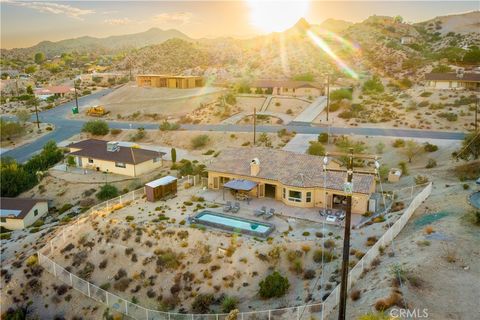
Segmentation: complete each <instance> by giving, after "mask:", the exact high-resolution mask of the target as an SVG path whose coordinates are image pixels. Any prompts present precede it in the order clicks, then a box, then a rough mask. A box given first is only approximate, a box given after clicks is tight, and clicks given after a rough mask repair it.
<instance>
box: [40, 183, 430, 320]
mask: <svg viewBox="0 0 480 320" xmlns="http://www.w3.org/2000/svg"><path fill="white" fill-rule="evenodd" d="M184 182H185V181H184ZM194 183H195V182H194ZM194 183H192V184H194ZM431 190H432V184H431V183H430V184H428V185H427V186H426V187H425V188H424V189H423V190H422V191H421V192H420V193H419V194H418V195H416V196H415V198H414V199H413V200H412V202H411V203H410V205H409V206H408V207H407V208H406V210H405V212H404V214H403V215H402V216H401V217H400V218H399V219H398V220H397V221H396V222H395V223H394V224H393V225H392V226H391V227H390V228H389V229H388V230H387V231H386V232H385V234H384V235H383V236H382V237H381V238H380V239H379V240H378V241H377V243H376V244H375V245H374V246H373V247H372V248H370V250H368V252H367V253H366V254H365V255H364V256H363V258H362V259H361V260H360V261H359V262H358V263H357V264H356V266H355V267H354V268H353V269H352V270H350V273H349V278H348V281H349V282H348V289H350V288H351V287H352V285H353V284H354V283H355V282H357V281H358V279H359V278H360V277H361V275H362V273H363V272H364V270H365V269H366V268H369V267H370V264H371V263H372V261H373V260H374V259H375V258H376V257H377V256H378V255H379V253H380V252H379V248H380V247H385V246H387V245H389V244H390V243H391V242H392V240H393V239H394V238H395V237H396V236H397V235H398V233H400V231H401V230H402V229H403V227H404V226H405V225H406V224H407V222H408V220H409V219H410V217H411V216H412V214H413V212H414V211H415V210H416V209H417V208H418V207H419V206H420V204H421V203H422V202H423V201H424V200H425V199H426V198H427V197H428V196H429V195H430V193H431ZM143 196H144V189H143V188H142V189H138V190H135V191H132V192H130V193H128V194H125V195H122V196H120V197H118V198H115V199H112V200H108V201H106V202H103V203H101V204H99V205H96V206H95V207H92V208H91V209H90V210H89V211H87V212H86V213H85V214H83V215H82V216H79V217H78V218H77V220H76V221H75V222H74V223H72V224H70V225H69V226H66V227H64V228H62V229H61V230H59V231H58V233H57V235H56V237H55V238H53V239H52V240H50V243H49V245H47V246H45V247H44V248H42V249H40V250H39V251H38V252H37V254H38V262H39V264H40V265H41V266H42V267H43V268H45V270H46V271H47V272H49V273H51V274H52V275H53V276H54V277H56V278H58V279H59V280H61V281H62V282H64V283H66V284H68V285H70V286H71V287H73V288H74V289H75V290H77V291H79V292H81V293H83V294H84V295H86V296H88V297H90V298H92V299H94V300H96V301H97V302H100V303H102V304H104V305H105V306H108V307H109V308H110V310H112V311H117V312H120V313H122V314H125V315H127V316H129V317H131V318H133V319H138V320H223V319H225V318H226V317H227V314H181V313H174V312H163V311H158V310H152V309H148V308H145V307H142V306H140V305H138V304H135V303H132V302H130V301H128V300H126V299H123V298H121V297H119V296H117V295H115V294H113V293H111V292H108V291H106V290H103V289H101V288H100V287H98V286H96V285H94V284H92V283H90V282H88V281H86V280H84V279H81V278H79V277H77V276H76V275H74V274H72V273H70V272H69V271H67V270H66V269H65V268H63V267H62V266H60V265H59V264H57V263H55V262H54V261H53V260H51V259H50V258H49V257H48V255H50V254H52V253H53V252H56V251H57V250H61V249H62V248H63V246H64V245H65V243H66V242H67V239H69V238H70V236H71V235H74V234H76V233H77V232H78V229H79V226H80V224H81V223H83V222H85V221H87V220H89V218H90V217H91V216H92V215H108V214H109V213H111V212H112V211H114V210H116V209H118V208H121V207H122V206H124V205H128V204H129V203H130V202H131V201H135V200H137V199H140V198H142V197H143ZM339 298H340V285H338V286H337V287H336V288H335V289H334V290H333V291H332V292H331V294H330V295H329V296H328V297H327V299H326V300H325V301H324V302H323V303H315V304H309V305H303V306H297V307H289V308H282V309H271V310H262V311H250V312H241V313H239V315H238V319H239V320H301V319H302V320H311V319H319V320H320V319H321V320H323V319H324V318H325V317H326V316H328V315H329V314H330V313H331V312H332V311H333V310H334V309H335V308H336V306H337V305H338V303H339Z"/></svg>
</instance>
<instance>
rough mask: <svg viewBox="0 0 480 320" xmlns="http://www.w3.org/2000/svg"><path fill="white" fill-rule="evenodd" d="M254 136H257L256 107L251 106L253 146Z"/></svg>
mask: <svg viewBox="0 0 480 320" xmlns="http://www.w3.org/2000/svg"><path fill="white" fill-rule="evenodd" d="M256 136H257V108H256V107H253V146H255V139H256Z"/></svg>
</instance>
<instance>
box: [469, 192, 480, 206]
mask: <svg viewBox="0 0 480 320" xmlns="http://www.w3.org/2000/svg"><path fill="white" fill-rule="evenodd" d="M470 203H471V204H472V205H473V206H474V207H475V208H477V209H480V191H479V192H475V193H472V194H471V195H470Z"/></svg>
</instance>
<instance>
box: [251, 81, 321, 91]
mask: <svg viewBox="0 0 480 320" xmlns="http://www.w3.org/2000/svg"><path fill="white" fill-rule="evenodd" d="M251 87H252V88H278V87H282V88H295V89H297V88H317V89H321V88H322V87H323V86H322V85H321V84H319V83H315V82H309V81H295V80H257V81H253V82H252V84H251Z"/></svg>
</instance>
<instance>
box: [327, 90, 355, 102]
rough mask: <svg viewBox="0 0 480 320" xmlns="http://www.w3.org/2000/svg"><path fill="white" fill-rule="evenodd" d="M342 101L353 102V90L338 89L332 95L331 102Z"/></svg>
mask: <svg viewBox="0 0 480 320" xmlns="http://www.w3.org/2000/svg"><path fill="white" fill-rule="evenodd" d="M342 99H348V100H352V90H350V89H338V90H335V91H332V92H331V93H330V100H332V101H338V100H342Z"/></svg>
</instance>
